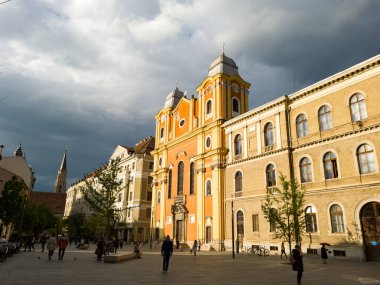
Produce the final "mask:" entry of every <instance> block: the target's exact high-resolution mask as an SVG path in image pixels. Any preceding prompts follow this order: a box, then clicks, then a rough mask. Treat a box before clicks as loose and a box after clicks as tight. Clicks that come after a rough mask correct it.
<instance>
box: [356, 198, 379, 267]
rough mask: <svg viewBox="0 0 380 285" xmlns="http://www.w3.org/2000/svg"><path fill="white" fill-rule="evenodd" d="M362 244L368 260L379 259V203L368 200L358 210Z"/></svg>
mask: <svg viewBox="0 0 380 285" xmlns="http://www.w3.org/2000/svg"><path fill="white" fill-rule="evenodd" d="M360 223H361V226H362V234H363V244H364V249H365V255H366V258H367V260H368V261H380V203H378V202H370V203H367V204H365V205H364V206H363V208H362V209H361V211H360Z"/></svg>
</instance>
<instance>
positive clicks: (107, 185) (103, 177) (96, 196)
mask: <svg viewBox="0 0 380 285" xmlns="http://www.w3.org/2000/svg"><path fill="white" fill-rule="evenodd" d="M120 171H121V168H120V159H116V160H111V162H110V163H109V164H108V165H107V166H106V167H105V166H103V167H102V168H101V169H99V170H97V171H96V172H95V175H94V177H92V178H90V179H86V186H84V187H82V188H81V191H82V193H83V198H84V200H85V201H86V204H87V205H88V207H89V208H90V209H91V210H92V211H93V212H94V213H95V214H96V215H98V216H99V217H101V218H103V219H104V221H105V225H104V228H105V229H106V238H108V237H109V236H110V235H111V233H112V232H111V231H112V227H113V224H114V223H115V221H116V220H117V217H118V212H119V211H120V209H117V208H116V207H115V203H116V202H117V199H118V195H119V193H120V192H121V191H122V187H121V184H122V181H121V180H120V179H118V178H117V174H118V173H119V172H120Z"/></svg>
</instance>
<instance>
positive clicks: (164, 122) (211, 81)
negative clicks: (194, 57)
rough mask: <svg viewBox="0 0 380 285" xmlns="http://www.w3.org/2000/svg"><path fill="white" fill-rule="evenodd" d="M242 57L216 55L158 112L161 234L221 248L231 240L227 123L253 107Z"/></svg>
mask: <svg viewBox="0 0 380 285" xmlns="http://www.w3.org/2000/svg"><path fill="white" fill-rule="evenodd" d="M249 86H250V84H249V83H247V82H245V81H244V80H243V79H242V78H241V77H240V75H239V73H238V67H237V66H236V63H235V62H234V61H233V60H232V59H230V58H228V57H227V56H225V55H224V54H222V55H220V56H219V57H218V58H216V59H215V60H214V61H213V62H212V64H211V66H210V68H209V70H208V75H207V77H206V78H205V79H204V80H203V82H202V83H201V84H200V85H199V86H198V88H197V92H198V97H197V98H195V97H194V96H191V97H190V98H187V97H186V95H185V93H184V92H182V91H180V90H179V89H178V88H176V89H175V90H174V91H173V92H171V93H170V94H169V95H168V96H167V98H166V101H165V104H164V107H163V108H162V109H161V110H160V111H159V112H158V113H157V115H156V117H155V119H156V145H155V150H154V151H153V152H152V155H153V157H154V171H153V172H152V176H153V199H152V227H153V228H154V232H155V236H154V238H155V239H161V238H162V237H163V236H166V235H170V236H171V238H173V239H174V240H175V241H177V240H178V241H179V242H181V243H190V242H192V241H194V240H195V239H196V240H200V241H201V243H202V244H203V246H204V247H208V248H211V247H213V248H215V249H217V250H220V249H221V248H222V247H223V242H224V240H225V227H224V225H225V204H224V201H225V185H224V183H225V179H224V175H225V173H224V172H225V170H224V165H225V162H226V161H225V158H226V154H227V153H228V148H227V146H226V145H225V142H224V132H223V129H222V125H223V123H225V122H226V121H228V120H229V119H231V118H233V117H235V116H238V115H240V114H242V113H244V112H246V111H247V110H248V89H249Z"/></svg>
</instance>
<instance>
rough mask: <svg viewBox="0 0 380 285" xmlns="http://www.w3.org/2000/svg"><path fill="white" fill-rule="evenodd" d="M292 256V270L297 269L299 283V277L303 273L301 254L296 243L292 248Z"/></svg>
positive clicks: (299, 282) (300, 277)
mask: <svg viewBox="0 0 380 285" xmlns="http://www.w3.org/2000/svg"><path fill="white" fill-rule="evenodd" d="M292 256H293V259H294V262H293V264H292V266H293V271H297V285H301V279H302V274H303V262H302V257H303V254H302V251H301V248H300V246H299V245H298V244H297V245H296V246H295V248H294V249H293V250H292Z"/></svg>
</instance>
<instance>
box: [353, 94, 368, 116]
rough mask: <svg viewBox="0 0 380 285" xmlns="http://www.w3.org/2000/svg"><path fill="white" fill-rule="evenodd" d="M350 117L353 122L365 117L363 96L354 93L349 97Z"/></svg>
mask: <svg viewBox="0 0 380 285" xmlns="http://www.w3.org/2000/svg"><path fill="white" fill-rule="evenodd" d="M350 110H351V119H352V121H353V122H357V121H361V120H364V119H365V118H367V110H366V107H365V100H364V96H363V95H362V94H360V93H355V94H354V95H352V96H351V98H350Z"/></svg>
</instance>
